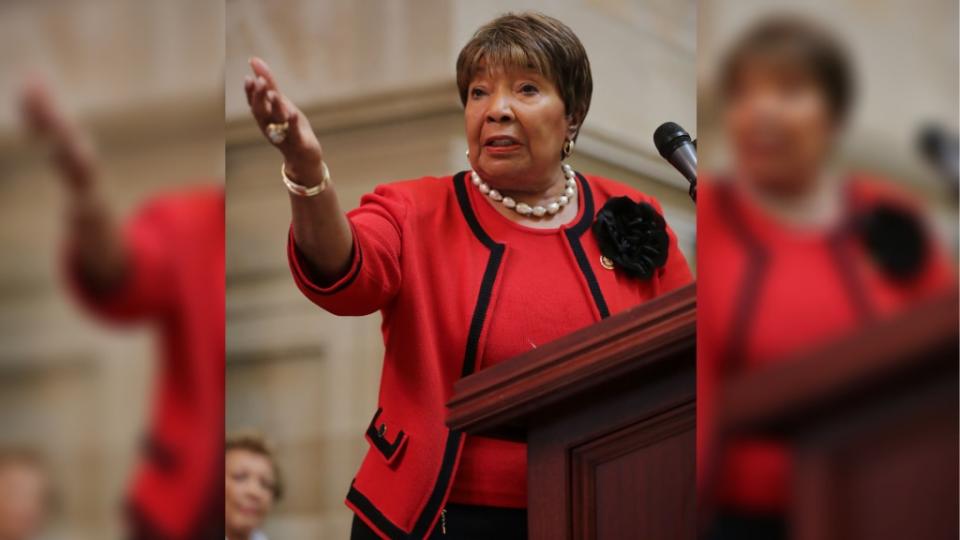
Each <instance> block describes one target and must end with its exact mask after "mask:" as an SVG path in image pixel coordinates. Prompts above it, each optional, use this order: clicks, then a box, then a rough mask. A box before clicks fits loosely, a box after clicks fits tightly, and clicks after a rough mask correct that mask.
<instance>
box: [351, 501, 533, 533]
mask: <svg viewBox="0 0 960 540" xmlns="http://www.w3.org/2000/svg"><path fill="white" fill-rule="evenodd" d="M430 538H431V539H436V540H490V539H491V538H496V539H497V540H526V538H527V511H526V510H521V509H516V508H495V507H493V506H468V505H465V504H448V505H447V507H446V512H445V513H444V514H441V516H440V520H439V521H438V522H437V526H436V527H435V528H434V529H433V534H431V535H430ZM379 539H380V537H379V536H377V534H376V533H374V532H373V531H372V530H371V529H370V527H368V526H367V524H366V523H364V522H363V521H362V520H361V519H360V518H358V517H357V516H353V528H352V529H351V531H350V540H379Z"/></svg>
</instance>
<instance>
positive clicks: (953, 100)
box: [697, 0, 960, 254]
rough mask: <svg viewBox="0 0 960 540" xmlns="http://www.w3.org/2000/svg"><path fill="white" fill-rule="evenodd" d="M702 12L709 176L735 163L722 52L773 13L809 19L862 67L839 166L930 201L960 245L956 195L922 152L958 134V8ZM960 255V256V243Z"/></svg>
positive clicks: (702, 156) (780, 7)
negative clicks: (937, 131)
mask: <svg viewBox="0 0 960 540" xmlns="http://www.w3.org/2000/svg"><path fill="white" fill-rule="evenodd" d="M697 9H698V28H697V72H698V76H697V84H698V86H699V91H698V102H697V106H698V116H697V128H698V130H699V132H700V140H701V141H702V142H703V146H701V147H700V152H699V156H698V157H699V165H700V168H701V169H702V170H707V171H711V170H712V171H716V170H718V169H723V167H724V166H725V165H727V164H728V155H727V147H726V141H725V140H724V138H723V135H722V132H721V129H722V126H721V124H720V120H721V117H720V113H721V110H720V108H719V107H720V103H719V95H718V93H717V87H716V84H717V81H716V80H715V78H716V75H717V67H718V62H719V60H720V57H721V55H722V54H723V53H724V52H725V51H726V50H727V48H728V47H729V46H730V45H731V44H732V42H733V41H734V40H735V39H736V38H737V37H738V36H740V35H742V33H743V32H744V31H745V30H746V29H748V28H749V27H750V26H751V25H752V24H754V23H756V22H758V21H760V20H761V19H764V18H766V17H768V16H770V15H776V14H788V15H789V14H795V15H798V16H802V17H807V18H810V19H812V20H813V21H815V22H817V23H819V24H821V25H822V26H824V27H825V29H826V30H828V31H829V32H831V33H832V34H834V35H835V36H836V37H837V38H839V39H840V41H841V42H842V43H843V44H844V45H845V46H846V47H847V49H848V52H849V53H850V55H851V57H852V63H853V66H854V68H855V77H856V82H857V93H856V96H855V97H854V105H853V107H852V115H851V117H850V119H849V120H850V121H849V125H848V126H847V129H846V133H845V134H844V136H843V137H842V148H841V150H840V152H839V153H838V156H837V157H838V162H839V163H840V164H841V165H842V166H846V167H849V168H851V169H855V170H860V171H867V172H872V173H876V174H878V175H880V176H881V177H883V178H885V179H887V180H890V181H894V182H898V183H900V184H901V185H902V186H903V187H904V188H906V189H907V190H908V191H910V192H912V193H913V194H915V196H917V197H919V198H921V199H922V200H924V201H925V202H926V203H928V204H929V209H930V216H931V218H932V219H933V220H934V222H935V226H936V227H937V228H938V233H939V234H940V235H941V236H942V238H943V240H944V241H946V242H948V243H949V244H950V245H954V244H955V243H956V239H957V233H956V225H957V213H956V212H957V207H956V202H957V201H956V195H955V194H951V193H949V190H948V189H947V184H946V183H945V182H944V181H943V179H942V178H940V176H939V173H938V171H937V170H936V169H935V168H934V167H933V166H931V164H930V163H929V162H928V161H927V160H926V158H925V157H924V156H923V154H922V152H920V150H919V148H918V139H919V138H920V134H921V132H922V130H923V129H924V128H925V127H926V126H930V125H932V126H937V127H939V128H941V129H944V130H946V131H948V132H950V133H952V134H953V136H954V137H956V134H957V126H958V114H960V111H958V100H957V95H958V91H960V89H958V80H957V69H958V68H957V66H958V54H960V53H958V48H957V35H958V34H957V25H958V4H957V2H954V1H951V0H937V1H931V2H924V3H923V5H922V6H919V5H917V4H916V3H913V2H905V1H903V0H875V1H870V2H863V1H860V0H836V1H834V0H810V1H803V2H800V1H797V0H774V1H767V0H740V1H737V2H722V1H718V0H701V1H700V2H698V5H697ZM951 253H954V254H956V248H955V247H953V248H952V249H951Z"/></svg>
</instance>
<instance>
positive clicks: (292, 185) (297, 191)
mask: <svg viewBox="0 0 960 540" xmlns="http://www.w3.org/2000/svg"><path fill="white" fill-rule="evenodd" d="M320 167H321V168H322V170H323V179H321V180H320V183H319V184H317V185H315V186H313V187H306V186H301V185H300V184H298V183H296V182H294V181H293V180H291V179H290V178H288V177H287V164H286V162H284V163H283V164H281V165H280V176H281V177H282V178H283V183H284V185H286V186H287V189H288V190H289V191H290V193H293V194H294V195H299V196H301V197H313V196H315V195H319V194H320V193H323V190H325V189H327V184H329V183H330V169H328V168H327V163H326V162H325V161H321V162H320Z"/></svg>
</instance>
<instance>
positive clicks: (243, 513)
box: [224, 449, 276, 535]
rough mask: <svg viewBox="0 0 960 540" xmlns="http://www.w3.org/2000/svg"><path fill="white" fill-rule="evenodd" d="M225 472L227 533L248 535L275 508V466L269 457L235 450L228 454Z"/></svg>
mask: <svg viewBox="0 0 960 540" xmlns="http://www.w3.org/2000/svg"><path fill="white" fill-rule="evenodd" d="M226 473H227V474H226V504H225V505H224V507H225V508H224V510H225V512H226V516H225V519H226V528H227V531H228V532H233V533H239V534H244V535H249V534H250V533H251V532H252V531H254V530H256V529H258V528H259V527H260V526H261V524H262V523H263V521H264V519H266V517H267V514H268V513H269V512H270V510H271V508H272V507H273V490H274V486H275V485H276V478H275V477H274V474H273V467H272V466H271V465H270V460H269V459H267V458H266V456H263V455H260V454H257V453H254V452H251V451H249V450H243V449H236V450H230V451H229V452H227V455H226Z"/></svg>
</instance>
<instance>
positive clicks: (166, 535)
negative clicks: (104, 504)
mask: <svg viewBox="0 0 960 540" xmlns="http://www.w3.org/2000/svg"><path fill="white" fill-rule="evenodd" d="M123 230H124V235H123V238H124V241H125V248H126V251H125V255H126V258H127V263H128V265H129V266H128V268H127V273H126V275H125V278H124V282H123V283H122V284H120V286H119V287H118V288H116V289H114V290H111V291H109V292H106V293H97V292H94V291H92V290H90V288H89V287H87V286H86V284H85V283H84V281H83V279H82V278H81V276H80V275H79V272H78V270H77V267H76V265H75V264H72V263H71V262H70V255H69V253H70V250H69V247H68V251H67V253H68V264H67V268H68V278H69V283H70V284H71V288H72V290H73V291H74V292H75V293H76V295H77V296H78V297H79V298H80V299H81V301H82V303H83V304H84V306H85V307H87V308H88V309H89V310H91V311H92V312H93V313H95V314H96V315H98V316H99V317H100V318H103V319H105V320H107V321H110V322H113V323H133V322H143V323H148V324H151V325H154V326H155V327H156V329H157V331H158V332H159V338H160V339H159V357H160V359H161V361H160V364H159V369H157V371H156V378H155V380H154V382H153V385H154V390H153V404H152V408H151V417H150V421H149V427H148V433H147V436H146V441H145V448H144V454H143V456H142V460H141V464H140V466H139V468H138V470H137V472H136V476H135V478H134V480H133V482H132V484H131V486H130V491H129V502H128V509H129V511H130V512H131V514H132V515H131V520H132V523H131V526H132V527H133V528H134V529H136V530H138V531H144V532H142V533H140V532H138V533H134V534H135V535H141V534H149V537H150V538H160V539H170V540H181V539H183V540H187V539H189V540H193V539H195V538H197V537H198V536H197V535H198V534H201V533H200V532H199V531H200V530H201V529H202V528H204V527H208V526H209V523H208V522H209V521H210V519H211V516H210V515H209V514H210V512H214V513H215V514H216V516H215V518H214V519H216V520H219V521H221V522H222V519H223V513H222V508H223V481H222V477H223V420H224V412H223V410H224V405H223V401H224V300H225V297H224V192H223V189H222V187H219V186H209V187H201V188H191V189H187V190H182V191H178V192H172V193H167V194H163V195H157V196H154V197H152V198H150V199H149V200H148V201H146V202H145V203H144V204H143V205H142V206H141V207H140V208H139V209H138V210H137V211H136V213H135V214H134V215H133V216H132V217H131V218H129V219H128V220H127V222H126V223H125V224H124V227H123ZM147 531H149V533H147ZM135 537H137V538H139V537H140V536H135Z"/></svg>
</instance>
